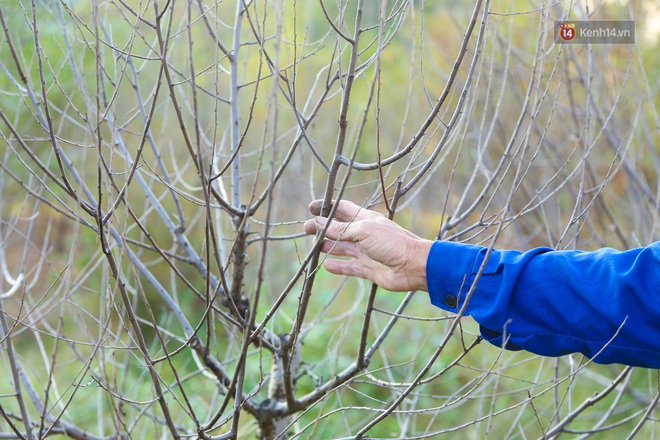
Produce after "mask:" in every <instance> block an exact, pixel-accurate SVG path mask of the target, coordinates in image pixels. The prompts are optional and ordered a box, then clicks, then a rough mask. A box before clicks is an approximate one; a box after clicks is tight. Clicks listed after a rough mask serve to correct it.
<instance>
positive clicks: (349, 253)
mask: <svg viewBox="0 0 660 440" xmlns="http://www.w3.org/2000/svg"><path fill="white" fill-rule="evenodd" d="M321 252H324V253H326V254H330V255H334V256H336V257H352V258H357V257H358V256H359V255H360V249H359V247H358V245H357V244H355V243H353V242H350V241H334V240H323V243H321Z"/></svg>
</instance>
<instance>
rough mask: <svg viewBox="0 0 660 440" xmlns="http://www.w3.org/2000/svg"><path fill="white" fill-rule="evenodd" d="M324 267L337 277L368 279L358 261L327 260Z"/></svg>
mask: <svg viewBox="0 0 660 440" xmlns="http://www.w3.org/2000/svg"><path fill="white" fill-rule="evenodd" d="M323 267H325V269H326V270H327V271H328V272H330V273H333V274H335V275H347V276H350V277H358V278H366V277H365V276H364V272H363V270H362V265H361V264H360V262H358V261H357V260H348V261H347V260H325V262H324V263H323Z"/></svg>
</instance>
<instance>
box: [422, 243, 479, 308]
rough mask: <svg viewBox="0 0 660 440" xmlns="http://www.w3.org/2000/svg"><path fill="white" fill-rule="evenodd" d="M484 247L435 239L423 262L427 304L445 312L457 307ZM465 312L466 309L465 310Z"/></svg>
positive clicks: (465, 291) (460, 303)
mask: <svg viewBox="0 0 660 440" xmlns="http://www.w3.org/2000/svg"><path fill="white" fill-rule="evenodd" d="M485 251H486V248H484V247H482V246H476V245H472V244H464V243H454V242H450V241H436V242H435V243H433V246H431V251H430V252H429V257H428V259H427V261H426V282H427V285H428V291H429V297H430V299H431V304H433V305H434V306H436V307H439V308H441V309H443V310H446V311H448V312H454V313H456V312H457V311H459V310H460V309H461V307H462V306H463V303H464V301H465V297H466V296H467V294H468V292H469V291H470V287H471V285H472V281H473V279H474V274H475V273H476V271H477V270H478V269H479V267H480V265H481V262H482V261H483V258H484V255H485ZM465 314H466V315H469V310H467V311H466V313H465Z"/></svg>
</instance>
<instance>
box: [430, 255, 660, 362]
mask: <svg viewBox="0 0 660 440" xmlns="http://www.w3.org/2000/svg"><path fill="white" fill-rule="evenodd" d="M486 251H487V250H486V248H482V247H478V246H471V245H461V244H456V243H446V242H436V243H435V244H434V245H433V248H432V250H431V252H430V254H429V259H428V262H427V278H428V288H429V293H430V296H431V300H432V302H433V304H435V305H436V306H438V307H441V308H443V309H446V310H449V311H453V312H456V311H458V310H460V308H461V307H462V306H463V304H464V303H465V300H466V299H467V295H468V293H469V292H470V290H471V289H472V288H473V285H474V288H473V293H472V294H471V297H470V298H469V302H468V305H467V306H466V308H465V311H466V314H469V315H472V316H473V317H474V319H475V320H476V321H477V322H478V323H479V324H480V325H481V327H482V334H483V335H484V337H485V338H486V339H488V340H489V341H490V342H492V343H494V344H496V345H503V341H504V339H507V348H512V349H525V350H528V351H532V352H534V353H538V354H543V355H548V356H559V355H563V354H567V353H571V352H582V353H584V354H585V355H587V356H589V357H593V356H595V355H596V354H597V353H598V352H600V351H601V350H602V352H601V353H600V354H599V355H598V356H597V357H596V359H595V360H596V361H597V362H603V363H611V362H620V363H627V364H631V365H642V366H647V367H656V368H657V367H660V338H659V337H658V333H659V330H658V324H657V322H660V288H659V286H660V243H655V244H653V245H651V246H649V247H647V248H641V249H635V250H631V251H627V252H618V251H614V250H611V249H604V250H601V251H598V252H579V251H553V250H551V249H547V248H546V249H535V250H532V251H529V252H525V253H521V252H517V251H499V250H493V251H492V253H491V255H490V258H489V259H488V261H486V262H485V264H484V261H485V256H486ZM482 265H483V266H484V267H483V270H482V273H481V277H480V279H479V280H476V277H477V273H478V272H479V269H480V267H481V266H482ZM475 281H476V284H475Z"/></svg>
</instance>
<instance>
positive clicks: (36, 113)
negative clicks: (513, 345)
mask: <svg viewBox="0 0 660 440" xmlns="http://www.w3.org/2000/svg"><path fill="white" fill-rule="evenodd" d="M643 7H644V6H642V5H640V6H639V9H635V8H627V7H625V6H622V5H620V4H618V3H611V2H606V3H603V4H600V3H598V2H596V3H595V4H594V3H589V5H586V4H579V3H578V4H572V3H570V2H566V3H564V2H553V1H547V2H529V3H524V4H523V3H521V2H500V1H490V0H476V1H474V2H472V3H470V4H468V3H467V2H455V3H453V2H448V1H447V2H435V1H424V0H420V1H413V0H379V1H375V0H368V1H365V0H320V1H300V0H298V1H296V0H288V1H287V0H271V1H265V0H236V1H231V0H224V1H213V0H105V1H100V0H92V1H83V0H79V1H74V0H11V1H5V0H3V1H2V2H1V3H0V22H1V26H2V37H1V38H0V86H1V88H0V119H1V120H2V122H1V123H0V135H1V136H2V140H1V147H0V152H1V154H2V162H1V163H0V168H1V169H0V201H1V206H0V219H1V220H0V266H1V269H2V277H1V280H0V345H1V347H2V350H1V351H0V357H1V358H2V364H1V365H2V366H1V367H0V369H1V370H0V371H1V373H0V377H1V378H2V380H0V438H21V439H36V438H44V437H47V436H51V435H61V436H62V438H74V439H101V438H106V439H110V438H112V439H115V438H202V439H235V438H254V437H258V438H261V439H276V438H279V439H294V438H356V439H362V438H377V437H378V438H406V439H421V438H436V437H438V436H441V435H443V434H444V435H447V436H451V435H456V436H457V438H459V437H460V438H468V437H470V438H486V437H488V436H490V437H492V438H532V437H537V438H538V437H548V438H550V437H557V436H559V435H560V434H562V433H570V434H572V435H574V436H575V437H578V438H586V437H589V436H596V435H597V436H606V435H608V434H609V435H611V436H612V437H611V438H623V437H625V436H629V437H632V436H634V435H636V434H638V433H642V434H640V435H643V436H644V438H649V437H651V436H653V435H654V434H655V428H654V427H653V425H654V424H653V421H654V420H656V418H657V417H658V414H657V411H656V409H655V408H656V404H657V403H658V400H659V394H658V387H659V384H658V374H657V372H654V371H648V370H641V369H632V368H626V367H622V366H616V365H615V366H602V365H596V364H594V363H592V362H591V361H590V360H589V359H584V358H583V357H582V356H578V355H574V356H566V357H563V358H559V359H547V358H540V357H537V356H533V355H531V354H526V353H520V352H517V353H514V352H506V351H504V350H500V349H498V348H497V347H491V346H489V345H488V344H486V343H480V341H481V338H480V336H479V332H478V327H477V325H476V324H475V323H474V322H473V321H471V320H470V318H468V317H461V316H449V315H447V314H446V313H444V312H442V311H440V310H437V309H436V310H434V309H432V308H431V309H429V306H428V304H429V303H428V297H427V296H426V294H424V293H422V292H418V293H415V292H409V293H407V294H394V293H389V292H385V291H382V290H379V289H378V288H377V286H375V285H368V284H367V283H366V282H363V281H360V280H353V279H341V278H340V277H334V276H331V275H329V274H327V273H326V272H324V271H323V270H322V269H320V263H321V262H322V259H323V258H325V256H324V255H323V254H320V253H319V249H318V245H317V243H319V241H318V240H315V239H314V237H305V236H304V234H302V225H301V222H302V221H304V220H305V219H306V218H308V216H309V214H308V213H307V208H306V207H307V204H308V203H309V202H310V201H311V200H313V199H323V200H324V202H325V204H324V213H325V214H328V213H329V212H330V210H331V208H332V204H331V203H330V202H331V200H333V199H341V198H349V199H351V200H354V201H356V202H357V203H360V204H362V205H364V206H365V208H370V209H376V210H379V211H381V212H383V213H384V214H386V215H388V216H389V217H390V218H394V219H395V220H396V221H397V222H399V223H400V224H402V225H403V226H405V227H407V228H409V229H411V230H413V231H414V232H416V233H417V234H419V235H422V236H425V237H426V238H433V237H436V238H438V239H442V240H456V241H470V242H473V243H480V244H483V245H485V246H498V247H514V248H519V249H528V248H531V247H534V246H540V245H545V246H554V247H556V248H560V249H571V248H580V249H594V248H598V247H602V246H613V247H617V248H620V249H625V248H630V247H634V246H637V245H643V244H645V243H649V242H652V241H654V240H657V239H658V237H659V236H660V233H659V228H660V220H659V200H660V190H659V186H658V185H659V180H658V170H659V169H660V158H659V157H658V151H659V150H658V147H657V145H658V144H659V143H660V133H659V128H660V118H659V117H658V113H657V109H656V107H655V104H657V93H658V84H659V82H658V81H659V78H660V77H658V75H657V72H653V71H652V69H651V68H650V67H649V65H648V64H647V63H648V62H649V60H653V61H656V59H657V57H656V56H654V55H653V54H652V53H651V52H652V51H651V48H652V45H651V43H645V41H646V40H644V38H643V35H642V34H643V32H642V31H643V30H644V29H645V25H646V23H647V21H648V22H650V21H651V20H652V19H651V18H649V17H648V16H647V15H646V14H645V10H644V9H643ZM645 17H646V18H645ZM567 18H573V19H589V18H594V19H597V18H608V19H631V20H637V31H638V36H637V44H635V45H619V46H616V45H603V46H596V45H561V44H555V42H554V35H553V29H554V21H555V20H561V19H567ZM656 44H657V43H656ZM654 75H655V76H654ZM447 264H452V262H447ZM571 438H573V437H571ZM599 438H601V437H599Z"/></svg>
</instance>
